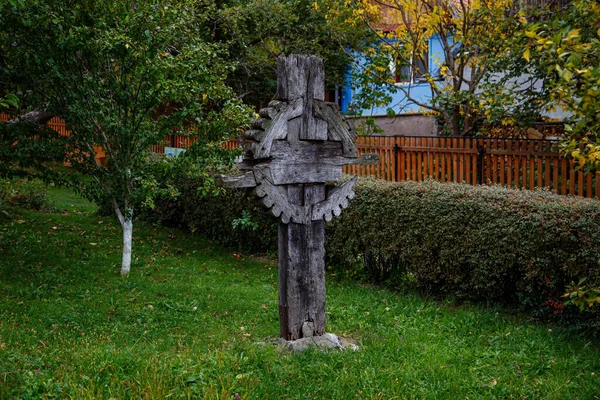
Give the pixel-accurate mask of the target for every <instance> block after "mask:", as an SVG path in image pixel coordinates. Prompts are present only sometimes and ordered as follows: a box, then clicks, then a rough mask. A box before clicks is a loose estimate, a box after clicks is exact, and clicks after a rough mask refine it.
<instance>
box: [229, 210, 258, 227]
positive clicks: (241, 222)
mask: <svg viewBox="0 0 600 400" xmlns="http://www.w3.org/2000/svg"><path fill="white" fill-rule="evenodd" d="M231 227H232V228H233V229H234V230H235V229H239V230H242V231H243V230H249V231H256V230H258V222H256V221H255V220H254V219H253V218H252V215H251V214H250V213H249V212H248V210H242V216H241V217H240V218H236V219H234V220H233V221H231Z"/></svg>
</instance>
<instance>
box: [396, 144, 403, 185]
mask: <svg viewBox="0 0 600 400" xmlns="http://www.w3.org/2000/svg"><path fill="white" fill-rule="evenodd" d="M400 150H402V147H400V146H398V143H395V144H394V169H395V170H396V173H395V174H394V175H395V181H396V182H398V175H400V160H399V159H398V155H399V154H400Z"/></svg>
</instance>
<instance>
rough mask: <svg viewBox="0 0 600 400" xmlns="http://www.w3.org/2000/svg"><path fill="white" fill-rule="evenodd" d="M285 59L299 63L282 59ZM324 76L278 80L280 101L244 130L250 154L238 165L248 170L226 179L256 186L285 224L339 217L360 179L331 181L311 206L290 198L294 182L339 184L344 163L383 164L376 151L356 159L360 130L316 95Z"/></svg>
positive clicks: (233, 184) (231, 183)
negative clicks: (319, 198)
mask: <svg viewBox="0 0 600 400" xmlns="http://www.w3.org/2000/svg"><path fill="white" fill-rule="evenodd" d="M304 60H308V61H306V62H313V60H311V59H310V58H307V59H303V60H302V61H300V62H305V61H304ZM286 62H292V63H293V62H295V61H294V60H293V59H292V60H291V61H290V60H288V59H284V60H283V63H286ZM321 65H322V64H321ZM292 69H293V70H294V71H304V70H303V69H298V68H292ZM278 72H279V71H278ZM303 74H304V75H303ZM321 80H322V77H320V76H319V75H318V74H316V75H315V76H311V75H310V73H304V72H302V73H300V75H299V76H291V75H286V76H284V77H283V78H281V79H280V81H278V82H279V83H278V84H279V92H280V93H279V97H280V99H281V100H277V101H272V102H270V103H269V105H268V107H266V108H264V109H261V110H260V111H259V118H257V119H256V120H255V121H254V122H253V123H252V128H251V129H250V130H248V131H246V132H245V133H244V139H245V141H246V145H245V150H246V153H245V156H244V159H243V161H242V162H241V163H240V164H238V166H239V168H240V170H242V171H244V173H243V174H242V175H238V176H234V177H227V178H225V179H224V180H225V181H226V183H227V184H228V185H229V186H230V187H248V188H254V193H255V195H256V197H257V198H258V199H259V201H260V203H261V204H262V205H263V206H264V207H265V208H266V209H267V210H268V211H269V212H270V213H271V214H272V215H273V216H274V217H276V218H278V219H279V220H280V221H281V222H283V223H284V224H288V223H289V222H294V223H297V224H310V223H311V222H312V221H319V220H323V219H324V220H326V221H330V220H331V219H332V218H333V217H336V216H339V215H340V214H341V213H342V210H343V209H344V208H346V207H348V200H349V199H352V198H353V197H354V191H353V188H354V185H355V183H356V180H357V178H356V177H354V178H353V179H351V180H349V181H347V182H345V183H344V184H342V185H340V186H333V185H327V186H326V190H325V199H324V200H322V201H319V200H317V201H316V202H314V203H311V202H309V203H311V204H295V203H293V202H291V201H289V196H288V189H289V187H290V185H305V186H306V185H314V184H324V183H331V182H337V181H339V180H340V178H341V176H342V166H344V165H346V164H376V163H378V162H379V157H378V156H377V155H373V154H369V155H363V156H361V157H357V154H358V150H357V148H356V144H355V139H356V136H357V135H356V132H355V131H354V130H353V129H352V127H351V126H350V124H349V123H348V121H346V118H345V117H344V115H343V114H342V113H341V112H340V110H339V107H338V106H337V104H335V103H329V102H325V101H323V100H322V97H321V98H318V97H319V96H320V95H318V92H319V91H318V90H317V89H315V85H317V86H318V85H319V84H321V85H322V84H323V82H320V81H321ZM299 82H304V85H305V86H304V87H306V89H305V91H298V90H296V89H293V88H296V87H297V86H298V85H297V84H298V83H299ZM286 83H287V84H286ZM300 86H302V85H300ZM290 88H292V89H290ZM320 90H321V93H322V88H321V89H320ZM311 96H314V97H311Z"/></svg>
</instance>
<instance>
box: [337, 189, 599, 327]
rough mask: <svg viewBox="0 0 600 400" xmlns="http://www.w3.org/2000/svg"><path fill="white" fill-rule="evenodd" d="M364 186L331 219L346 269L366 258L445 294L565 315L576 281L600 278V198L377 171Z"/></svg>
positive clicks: (377, 273) (368, 268)
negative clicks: (393, 177)
mask: <svg viewBox="0 0 600 400" xmlns="http://www.w3.org/2000/svg"><path fill="white" fill-rule="evenodd" d="M356 193H357V196H356V198H355V199H354V200H353V201H352V205H351V207H349V208H348V209H347V210H344V213H343V214H342V217H341V218H339V219H337V220H335V221H334V222H333V223H332V224H331V225H330V226H329V227H328V233H329V235H328V239H329V242H328V244H327V250H328V255H329V257H331V259H332V262H334V263H336V264H337V265H341V266H344V267H345V268H360V264H362V265H363V267H364V271H365V272H366V273H367V274H368V275H371V276H372V277H374V278H375V279H378V280H390V281H392V283H395V284H398V283H401V280H404V281H406V280H408V281H409V282H413V283H414V284H415V285H416V286H417V287H418V288H419V289H420V290H421V291H422V292H424V293H428V294H432V295H435V296H454V297H457V298H461V299H470V300H485V301H493V302H502V303H509V304H510V303H513V304H519V305H520V306H522V307H523V308H524V309H526V310H528V311H530V312H534V313H535V314H543V315H548V314H554V315H558V317H559V318H564V317H565V316H566V315H560V314H562V313H563V307H562V299H561V298H560V296H561V295H563V294H564V293H565V291H566V286H567V285H568V284H569V283H570V282H571V281H575V282H577V281H578V280H579V279H580V278H583V277H587V282H588V283H590V284H591V283H595V284H598V282H599V274H600V267H599V262H600V203H599V202H598V201H596V200H591V199H584V198H578V197H567V196H558V195H554V194H552V193H549V192H547V191H521V190H512V189H506V188H502V187H498V186H492V187H489V186H476V187H474V186H470V185H466V184H451V183H444V184H442V183H438V182H433V181H427V182H421V183H416V182H403V183H388V182H383V181H378V180H369V179H365V180H361V181H360V183H359V184H358V185H357V188H356ZM357 264H358V266H357ZM573 308H574V307H573ZM596 308H597V306H596V307H595V309H596ZM595 309H594V312H593V313H594V314H595V316H594V317H593V319H595V320H596V321H600V319H599V318H597V317H598V313H597V312H596V311H595ZM588 317H590V316H588Z"/></svg>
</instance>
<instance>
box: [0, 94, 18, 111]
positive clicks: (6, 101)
mask: <svg viewBox="0 0 600 400" xmlns="http://www.w3.org/2000/svg"><path fill="white" fill-rule="evenodd" d="M18 106H19V98H18V97H17V96H16V95H14V94H12V93H9V94H7V95H6V96H4V98H0V108H9V107H14V108H17V107H18Z"/></svg>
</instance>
